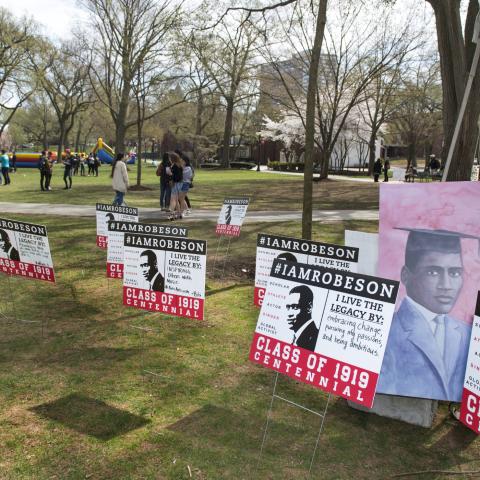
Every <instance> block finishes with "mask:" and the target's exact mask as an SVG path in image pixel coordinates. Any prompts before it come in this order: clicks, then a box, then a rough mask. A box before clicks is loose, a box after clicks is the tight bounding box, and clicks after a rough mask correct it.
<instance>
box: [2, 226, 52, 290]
mask: <svg viewBox="0 0 480 480" xmlns="http://www.w3.org/2000/svg"><path fill="white" fill-rule="evenodd" d="M0 272H3V273H6V274H8V275H17V276H20V277H24V278H29V279H32V280H43V281H46V282H52V283H55V273H54V271H53V262H52V256H51V254H50V245H49V243H48V236H47V228H46V227H45V226H44V225H35V224H33V223H26V222H20V221H17V220H8V219H6V218H0Z"/></svg>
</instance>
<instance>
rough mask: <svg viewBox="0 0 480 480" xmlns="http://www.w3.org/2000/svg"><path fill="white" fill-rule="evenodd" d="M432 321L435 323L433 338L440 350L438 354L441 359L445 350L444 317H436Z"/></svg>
mask: <svg viewBox="0 0 480 480" xmlns="http://www.w3.org/2000/svg"><path fill="white" fill-rule="evenodd" d="M433 321H434V322H435V325H436V326H435V333H434V334H433V336H434V337H435V341H436V342H437V345H438V349H439V350H440V354H441V355H442V358H443V352H444V349H445V316H444V315H437V316H436V317H435V318H434V319H433Z"/></svg>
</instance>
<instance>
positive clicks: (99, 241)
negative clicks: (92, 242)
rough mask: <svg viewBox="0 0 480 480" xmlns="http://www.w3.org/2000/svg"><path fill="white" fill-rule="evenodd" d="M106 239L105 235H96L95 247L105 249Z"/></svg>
mask: <svg viewBox="0 0 480 480" xmlns="http://www.w3.org/2000/svg"><path fill="white" fill-rule="evenodd" d="M107 245H108V237H107V236H105V235H97V247H100V248H103V249H105V250H106V249H107Z"/></svg>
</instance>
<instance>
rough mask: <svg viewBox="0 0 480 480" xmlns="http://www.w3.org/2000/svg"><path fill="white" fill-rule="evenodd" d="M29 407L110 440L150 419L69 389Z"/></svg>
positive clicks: (40, 414)
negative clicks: (68, 392) (69, 392)
mask: <svg viewBox="0 0 480 480" xmlns="http://www.w3.org/2000/svg"><path fill="white" fill-rule="evenodd" d="M29 410H30V411H31V412H34V413H36V414H37V415H39V416H41V417H43V418H46V419H49V420H54V421H56V422H59V423H61V424H63V425H65V426H66V427H68V428H70V429H72V430H75V431H77V432H79V433H82V434H84V435H89V436H92V437H95V438H98V439H99V440H110V439H112V438H114V437H117V436H119V435H123V434H125V433H128V432H130V431H132V430H135V429H137V428H141V427H143V426H145V425H147V424H148V423H150V420H148V419H146V418H143V417H140V416H138V415H134V414H132V413H130V412H127V411H125V410H120V409H118V408H116V407H112V406H110V405H108V404H106V403H105V402H102V401H101V400H97V399H95V398H90V397H86V396H84V395H81V394H79V393H72V394H70V395H67V396H66V397H62V398H59V399H58V400H55V401H53V402H50V403H44V404H42V405H37V406H36V407H32V408H30V409H29Z"/></svg>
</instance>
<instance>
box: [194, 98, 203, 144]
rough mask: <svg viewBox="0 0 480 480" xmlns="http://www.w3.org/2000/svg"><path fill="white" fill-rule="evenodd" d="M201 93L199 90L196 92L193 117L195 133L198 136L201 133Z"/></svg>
mask: <svg viewBox="0 0 480 480" xmlns="http://www.w3.org/2000/svg"><path fill="white" fill-rule="evenodd" d="M203 109H204V103H203V93H202V91H201V90H199V92H198V99H197V113H196V117H195V135H197V136H199V135H201V134H202V117H203Z"/></svg>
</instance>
